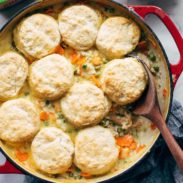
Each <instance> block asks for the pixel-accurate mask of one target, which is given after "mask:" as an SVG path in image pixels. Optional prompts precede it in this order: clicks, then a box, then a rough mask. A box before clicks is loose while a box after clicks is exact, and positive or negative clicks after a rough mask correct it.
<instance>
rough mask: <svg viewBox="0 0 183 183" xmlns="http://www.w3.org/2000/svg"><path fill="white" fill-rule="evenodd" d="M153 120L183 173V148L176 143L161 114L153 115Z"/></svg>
mask: <svg viewBox="0 0 183 183" xmlns="http://www.w3.org/2000/svg"><path fill="white" fill-rule="evenodd" d="M152 118H154V119H152ZM151 120H152V121H153V122H154V123H155V124H156V126H157V127H158V129H159V130H160V132H161V134H162V136H163V138H164V140H165V142H166V144H167V145H168V148H169V150H170V152H171V154H172V155H173V157H174V159H175V161H176V163H177V165H178V167H179V169H180V171H181V172H182V173H183V150H182V149H181V147H180V146H179V144H178V143H177V142H176V140H175V138H174V137H173V135H172V134H171V132H170V130H169V129H168V127H167V125H166V123H165V120H164V119H163V117H162V115H161V114H160V113H156V115H153V117H152V116H151Z"/></svg>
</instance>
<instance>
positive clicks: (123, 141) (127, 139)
mask: <svg viewBox="0 0 183 183" xmlns="http://www.w3.org/2000/svg"><path fill="white" fill-rule="evenodd" d="M133 142H135V140H134V138H133V136H132V135H129V134H128V135H125V136H123V137H116V144H117V145H118V146H120V147H130V146H131V144H132V143H133Z"/></svg>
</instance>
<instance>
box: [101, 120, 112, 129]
mask: <svg viewBox="0 0 183 183" xmlns="http://www.w3.org/2000/svg"><path fill="white" fill-rule="evenodd" d="M100 124H101V125H102V126H103V127H108V126H109V124H110V121H109V120H108V119H103V120H102V121H101V122H100Z"/></svg>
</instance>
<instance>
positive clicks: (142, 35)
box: [140, 31, 147, 40]
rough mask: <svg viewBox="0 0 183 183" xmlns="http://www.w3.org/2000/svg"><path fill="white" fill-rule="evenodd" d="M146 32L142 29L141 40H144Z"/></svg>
mask: <svg viewBox="0 0 183 183" xmlns="http://www.w3.org/2000/svg"><path fill="white" fill-rule="evenodd" d="M146 38H147V34H146V33H145V32H144V31H141V38H140V39H141V40H146Z"/></svg>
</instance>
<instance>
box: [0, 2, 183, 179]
mask: <svg viewBox="0 0 183 183" xmlns="http://www.w3.org/2000/svg"><path fill="white" fill-rule="evenodd" d="M93 1H96V2H99V3H100V4H104V5H109V6H112V7H114V8H117V9H118V10H120V11H122V12H123V13H125V14H127V15H128V16H129V17H130V18H131V19H133V20H134V21H136V22H137V23H138V24H139V25H140V27H141V29H143V30H144V31H145V32H146V33H147V34H148V36H149V37H150V38H151V39H152V40H153V42H154V44H156V46H157V48H156V49H157V50H156V51H157V53H158V54H159V55H160V58H161V61H162V63H163V64H164V65H163V68H162V70H164V71H163V74H162V82H163V83H165V85H166V87H167V88H168V89H169V90H168V95H169V96H168V98H167V99H166V100H167V101H166V102H164V105H165V106H164V107H163V108H164V109H163V114H164V117H165V118H166V119H167V118H168V113H169V110H170V107H171V101H172V93H173V87H174V86H175V84H176V81H177V79H178V78H179V76H180V74H181V72H182V70H183V38H182V36H181V34H180V32H179V31H178V29H177V27H176V26H175V24H174V23H173V22H172V20H171V19H170V17H169V16H168V15H167V14H166V13H165V12H164V11H163V10H162V9H160V8H158V7H155V6H128V7H127V6H124V5H122V4H119V3H116V2H114V1H111V0H93ZM59 2H62V0H53V1H48V0H43V1H35V2H32V3H31V4H29V5H27V6H26V7H24V8H23V9H22V10H20V11H19V12H18V13H17V14H15V15H14V16H13V17H12V18H11V19H10V20H9V21H8V22H7V23H6V24H5V25H4V26H3V28H2V29H1V30H0V38H1V35H3V34H4V33H5V32H6V31H8V29H10V27H11V26H12V25H14V24H16V23H17V22H18V21H19V20H20V19H21V18H22V17H24V16H25V15H26V14H27V13H30V12H31V11H33V10H37V9H40V8H43V7H47V6H49V5H53V4H55V3H59ZM148 14H155V15H157V16H158V17H159V18H160V19H161V20H162V22H163V23H164V24H165V25H166V27H167V28H168V30H169V31H170V33H171V35H172V37H173V38H174V40H175V43H176V45H177V47H178V50H179V52H180V60H179V62H178V63H177V64H176V65H172V64H170V63H169V61H168V59H167V56H166V53H165V51H164V49H163V47H162V45H161V43H160V41H159V40H158V38H157V36H156V35H155V34H154V33H153V31H152V30H151V28H150V27H149V26H148V25H147V24H146V23H145V22H144V18H145V16H146V15H148ZM172 78H173V81H172ZM158 136H159V132H158V133H157V135H156V136H155V138H154V140H153V141H152V142H151V144H150V145H149V147H148V148H147V149H146V151H145V152H144V153H143V154H141V156H139V158H138V159H137V160H135V161H134V162H133V163H131V164H130V165H129V166H128V167H126V169H123V170H121V171H119V172H118V173H116V174H114V175H112V176H109V177H107V176H105V177H102V178H101V179H100V180H97V182H98V181H99V182H100V181H107V180H112V179H114V178H118V177H119V176H124V175H125V173H126V172H127V171H129V170H130V169H131V168H132V167H135V165H137V164H138V163H139V162H140V161H141V160H142V159H143V158H144V157H145V155H147V154H148V152H149V151H150V149H151V148H152V147H153V145H154V143H155V142H156V140H157V138H158ZM0 146H1V150H2V152H3V153H4V154H5V155H6V157H7V158H8V160H10V161H8V160H7V161H6V163H5V164H4V165H0V172H1V173H16V174H22V172H24V173H28V174H31V175H33V176H36V177H38V178H40V179H43V180H46V181H50V182H57V181H56V180H53V179H51V178H48V177H44V176H41V175H39V174H36V173H35V172H33V171H30V170H28V169H26V168H25V167H24V166H23V165H21V164H19V163H18V162H17V161H16V160H15V159H14V158H13V157H12V156H11V155H10V154H9V153H8V151H7V150H6V147H5V146H4V145H3V143H1V144H0ZM10 162H11V163H10ZM15 167H17V168H15ZM134 171H135V169H134Z"/></svg>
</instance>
